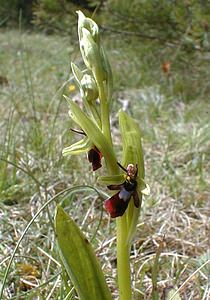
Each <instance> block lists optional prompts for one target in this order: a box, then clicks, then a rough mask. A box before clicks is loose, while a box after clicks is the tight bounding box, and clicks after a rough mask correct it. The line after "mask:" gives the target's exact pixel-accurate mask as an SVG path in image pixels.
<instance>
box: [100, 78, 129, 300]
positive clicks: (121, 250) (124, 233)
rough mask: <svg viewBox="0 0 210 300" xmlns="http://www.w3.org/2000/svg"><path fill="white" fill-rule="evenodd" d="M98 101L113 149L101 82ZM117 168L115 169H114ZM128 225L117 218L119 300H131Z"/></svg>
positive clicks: (103, 125)
mask: <svg viewBox="0 0 210 300" xmlns="http://www.w3.org/2000/svg"><path fill="white" fill-rule="evenodd" d="M98 86H99V99H100V107H101V123H102V132H103V134H104V136H105V137H106V139H107V141H108V142H109V144H110V146H111V148H112V149H113V144H112V137H111V130H110V119H109V104H108V99H107V97H106V91H105V88H104V85H103V82H101V83H100V84H99V85H98ZM109 164H111V170H109V171H110V172H111V174H113V175H117V174H118V173H119V168H118V167H117V164H116V162H112V163H111V162H110V161H109ZM116 167H117V168H116ZM127 239H128V225H127V221H126V214H124V215H123V216H122V217H118V218H117V274H118V286H119V299H120V300H131V299H132V289H131V270H130V242H128V240H127Z"/></svg>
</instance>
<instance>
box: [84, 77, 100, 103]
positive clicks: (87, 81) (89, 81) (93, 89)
mask: <svg viewBox="0 0 210 300" xmlns="http://www.w3.org/2000/svg"><path fill="white" fill-rule="evenodd" d="M81 91H82V93H83V94H84V97H85V99H86V100H87V101H90V102H93V101H95V100H96V99H97V98H98V87H97V84H96V82H95V79H94V78H93V77H92V76H91V75H88V74H85V75H84V76H83V78H82V80H81ZM82 96H83V95H82Z"/></svg>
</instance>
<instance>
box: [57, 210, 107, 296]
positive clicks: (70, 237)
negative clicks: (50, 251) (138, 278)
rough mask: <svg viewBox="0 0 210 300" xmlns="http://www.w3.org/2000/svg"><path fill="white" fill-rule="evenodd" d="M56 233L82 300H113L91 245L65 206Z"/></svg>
mask: <svg viewBox="0 0 210 300" xmlns="http://www.w3.org/2000/svg"><path fill="white" fill-rule="evenodd" d="M55 232H56V238H57V242H58V248H59V253H60V256H61V259H62V262H63V264H64V267H65V269H66V271H67V273H68V275H69V277H70V279H71V281H72V283H73V284H74V287H75V289H76V291H77V294H78V296H79V299H80V300H111V299H112V296H111V293H110V291H109V288H108V286H107V284H106V281H105V277H104V275H103V272H102V269H101V267H100V265H99V263H98V260H97V258H96V256H95V253H94V250H93V248H92V246H91V244H90V243H89V242H88V240H87V239H86V237H85V236H84V234H83V233H82V232H81V230H80V229H79V227H78V226H77V225H76V223H75V222H74V221H73V220H72V219H71V218H70V217H69V216H68V215H67V214H66V213H65V211H64V210H63V208H62V207H61V206H58V207H57V211H56V216H55Z"/></svg>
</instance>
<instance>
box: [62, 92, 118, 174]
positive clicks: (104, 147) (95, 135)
mask: <svg viewBox="0 0 210 300" xmlns="http://www.w3.org/2000/svg"><path fill="white" fill-rule="evenodd" d="M64 97H65V98H66V100H67V101H68V104H69V106H70V112H69V115H70V117H71V118H72V120H73V121H74V122H75V123H77V124H78V125H79V127H80V128H82V130H83V131H84V132H85V134H86V135H87V136H88V137H89V139H90V140H91V141H92V143H93V144H94V145H95V146H96V147H97V148H98V149H99V150H100V152H101V153H102V154H103V156H104V158H105V160H106V163H107V168H108V170H109V171H110V170H116V173H118V166H117V161H116V157H115V154H114V151H113V148H112V147H111V145H110V144H109V142H108V141H107V139H106V137H105V136H104V135H103V133H102V132H101V130H100V128H99V127H98V126H97V125H96V124H95V123H94V122H93V121H92V120H91V119H90V118H89V117H88V116H87V115H86V114H85V113H84V112H83V111H82V110H81V109H80V107H79V106H78V105H77V104H76V103H75V102H74V101H72V100H71V99H70V98H68V97H66V96H64Z"/></svg>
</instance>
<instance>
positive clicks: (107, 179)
mask: <svg viewBox="0 0 210 300" xmlns="http://www.w3.org/2000/svg"><path fill="white" fill-rule="evenodd" d="M97 181H98V182H99V183H100V184H104V185H111V184H122V183H123V182H124V181H125V175H110V176H100V177H98V179H97Z"/></svg>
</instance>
